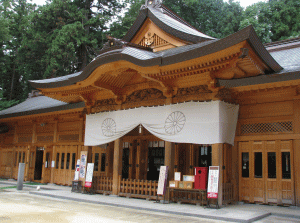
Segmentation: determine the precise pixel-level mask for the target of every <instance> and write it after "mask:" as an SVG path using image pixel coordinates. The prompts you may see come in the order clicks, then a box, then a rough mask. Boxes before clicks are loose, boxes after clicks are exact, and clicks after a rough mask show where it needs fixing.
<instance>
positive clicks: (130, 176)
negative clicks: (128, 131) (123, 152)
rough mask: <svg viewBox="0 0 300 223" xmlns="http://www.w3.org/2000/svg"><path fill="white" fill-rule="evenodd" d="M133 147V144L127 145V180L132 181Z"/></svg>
mask: <svg viewBox="0 0 300 223" xmlns="http://www.w3.org/2000/svg"><path fill="white" fill-rule="evenodd" d="M133 150H134V147H133V143H132V142H131V143H130V144H129V172H128V179H132V178H133V165H134V164H133V155H134V154H133V152H134V151H133Z"/></svg>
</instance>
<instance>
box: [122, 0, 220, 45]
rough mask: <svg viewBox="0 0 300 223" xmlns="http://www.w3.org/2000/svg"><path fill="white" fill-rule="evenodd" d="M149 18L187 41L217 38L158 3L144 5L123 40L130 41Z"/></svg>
mask: <svg viewBox="0 0 300 223" xmlns="http://www.w3.org/2000/svg"><path fill="white" fill-rule="evenodd" d="M147 18H149V19H150V20H151V21H152V22H153V23H154V24H155V25H156V26H158V27H159V28H160V29H162V30H163V31H165V32H166V33H168V34H170V35H171V36H174V37H177V38H179V39H181V40H184V41H187V42H191V43H198V42H203V41H207V40H213V39H215V38H213V37H211V36H208V35H205V34H203V33H201V32H200V31H198V30H197V29H196V28H194V27H193V26H191V25H190V24H188V23H187V22H186V21H184V20H183V19H182V18H180V17H179V16H178V15H176V14H175V13H174V12H172V11H171V10H170V9H168V8H167V7H166V6H164V5H162V4H157V5H154V6H149V5H148V6H143V7H142V9H141V10H140V14H139V15H138V17H137V18H136V20H135V22H134V23H133V25H132V27H131V28H130V29H129V31H128V32H127V34H126V35H125V36H124V37H123V40H124V41H127V42H130V41H131V40H132V38H133V37H134V36H135V35H136V33H137V32H138V31H139V29H140V28H141V27H142V26H143V24H144V22H145V21H146V19H147Z"/></svg>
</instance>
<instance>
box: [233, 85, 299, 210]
mask: <svg viewBox="0 0 300 223" xmlns="http://www.w3.org/2000/svg"><path fill="white" fill-rule="evenodd" d="M297 92H298V90H297V89H296V88H292V87H290V88H287V87H285V88H274V89H268V90H257V91H249V92H240V93H236V95H235V96H236V101H237V103H238V104H239V105H240V110H239V119H238V126H237V133H236V135H237V136H236V138H235V146H234V150H233V153H232V156H231V157H232V160H233V164H234V165H233V168H232V172H233V173H234V174H233V181H234V182H235V183H234V184H235V185H238V182H239V184H240V185H239V187H238V188H236V189H237V190H235V197H236V198H237V197H239V200H241V199H246V200H247V199H248V200H249V201H250V202H255V201H256V200H255V199H257V200H258V201H260V199H259V198H258V197H260V196H259V195H253V196H254V197H252V198H247V196H246V195H245V194H244V191H245V190H246V189H245V188H244V186H247V187H249V186H250V188H248V190H250V191H251V190H252V191H253V193H255V188H259V187H261V193H260V194H265V195H264V196H261V197H263V198H262V200H264V202H267V203H270V202H271V203H272V202H274V203H280V202H282V200H283V201H284V200H293V204H297V205H300V202H299V200H300V189H299V183H300V173H299V171H296V170H297V169H299V168H300V164H299V163H300V162H299V150H300V148H299V146H300V144H299V139H300V134H299V133H300V128H299V125H300V119H299V115H300V114H299V113H300V103H299V99H298V98H299V96H298V93H297ZM271 144H272V145H274V147H272V148H273V149H271V147H270V146H268V145H271ZM256 145H262V147H257V146H256ZM283 145H290V146H289V148H288V151H290V152H291V159H293V160H292V161H291V162H292V163H291V167H292V177H291V178H292V180H291V181H292V183H291V184H292V185H290V186H286V185H284V183H280V182H276V183H274V182H273V188H275V187H276V188H278V191H277V192H276V191H275V192H274V193H275V194H276V193H277V195H274V196H273V197H277V198H276V199H271V198H270V197H271V195H270V193H271V192H270V191H271V189H270V188H269V186H270V185H271V182H270V180H268V182H265V183H263V182H259V181H257V180H256V179H252V180H250V181H249V183H248V184H247V185H246V183H245V182H243V181H241V173H240V170H239V171H238V173H237V171H236V167H237V166H238V167H239V169H240V168H241V160H240V159H241V157H240V156H241V151H242V150H243V151H252V153H254V152H255V151H261V152H262V153H265V156H267V155H266V154H267V151H271V150H272V151H273V150H274V152H275V153H276V155H277V162H279V163H278V165H277V167H280V168H281V166H280V165H281V161H280V159H279V158H278V156H279V155H281V152H282V151H286V149H285V148H287V147H286V146H283ZM258 148H261V149H258ZM257 149H258V150H257ZM237 151H240V153H239V154H237ZM251 156H253V155H251ZM251 159H252V160H253V159H254V157H252V158H251V157H250V160H251ZM264 162H267V161H266V160H265V161H264ZM264 165H267V163H265V164H264ZM280 170H281V169H277V172H278V173H277V174H278V175H277V181H283V182H284V180H282V179H281V173H280ZM251 171H254V170H253V169H252V170H251V169H250V174H252V175H253V174H254V173H253V172H252V173H251ZM264 171H266V169H264ZM266 175H267V172H264V173H263V178H265V177H266ZM256 181H257V182H256ZM275 184H276V185H275ZM243 185H244V186H243ZM258 185H260V186H258ZM263 185H265V186H263ZM287 187H288V188H290V187H292V188H291V190H290V189H286V188H287ZM274 190H275V189H274ZM282 191H285V192H282ZM288 191H290V192H288ZM291 193H292V194H291ZM238 194H239V195H238ZM287 194H289V195H287ZM244 196H246V198H245V197H244ZM268 196H269V198H270V199H268ZM291 196H292V197H293V198H291V199H289V198H287V199H284V197H291Z"/></svg>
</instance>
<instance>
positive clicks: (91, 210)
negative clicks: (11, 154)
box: [0, 191, 222, 223]
mask: <svg viewBox="0 0 300 223" xmlns="http://www.w3.org/2000/svg"><path fill="white" fill-rule="evenodd" d="M0 222H1V223H11V222H24V223H27V222H30V223H32V222H39V223H44V222H53V223H54V222H55V223H59V222H62V223H65V222H70V223H71V222H72V223H89V222H90V223H94V222H105V223H111V222H116V223H123V222H149V223H150V222H155V223H157V222H161V223H176V222H178V223H179V222H193V223H196V222H207V223H214V222H222V221H217V220H210V219H203V218H198V217H188V216H179V215H174V214H166V213H159V212H151V211H142V210H141V211H140V210H136V209H127V208H121V207H112V206H107V205H100V204H90V203H81V202H74V201H70V200H62V199H53V198H50V197H40V196H37V195H30V194H28V193H19V192H3V191H2V192H0Z"/></svg>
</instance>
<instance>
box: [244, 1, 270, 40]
mask: <svg viewBox="0 0 300 223" xmlns="http://www.w3.org/2000/svg"><path fill="white" fill-rule="evenodd" d="M271 17H272V11H271V8H270V4H269V3H265V2H258V3H256V4H253V5H251V6H248V7H247V8H246V10H245V11H244V13H243V20H242V21H241V22H240V28H241V29H242V28H244V27H246V26H249V25H252V26H253V28H254V30H255V31H256V33H257V35H258V37H259V38H260V40H261V41H262V42H263V43H268V42H271V37H272V35H273V33H272V30H271V29H272V22H271Z"/></svg>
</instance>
